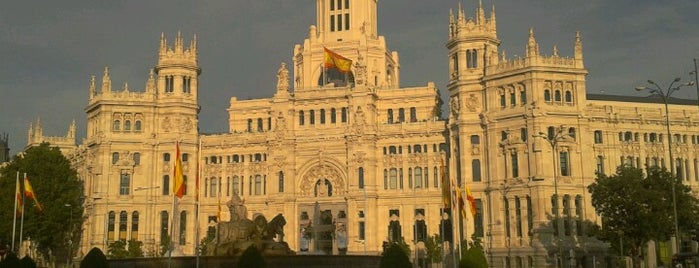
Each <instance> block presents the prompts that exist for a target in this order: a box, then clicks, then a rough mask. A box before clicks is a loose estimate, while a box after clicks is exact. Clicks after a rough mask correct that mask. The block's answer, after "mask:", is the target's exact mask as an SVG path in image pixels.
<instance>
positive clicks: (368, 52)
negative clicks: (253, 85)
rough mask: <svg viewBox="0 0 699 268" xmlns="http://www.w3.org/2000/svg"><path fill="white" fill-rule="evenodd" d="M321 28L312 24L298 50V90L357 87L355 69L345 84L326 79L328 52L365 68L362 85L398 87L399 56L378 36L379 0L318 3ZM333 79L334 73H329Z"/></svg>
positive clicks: (321, 0)
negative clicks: (330, 81)
mask: <svg viewBox="0 0 699 268" xmlns="http://www.w3.org/2000/svg"><path fill="white" fill-rule="evenodd" d="M316 14H317V18H316V20H317V22H316V24H317V26H316V25H311V27H310V28H309V32H308V38H307V39H305V40H304V42H303V45H301V44H297V45H296V46H295V47H294V57H293V62H294V83H293V84H294V88H295V90H307V89H314V88H318V87H353V86H354V85H355V84H358V82H359V81H356V82H355V76H356V74H355V69H354V68H353V70H352V72H351V73H350V74H348V75H347V79H345V81H344V82H341V83H334V84H328V83H327V80H326V79H323V75H324V71H325V70H324V69H323V68H322V64H323V61H324V57H323V56H324V49H323V48H327V49H329V50H331V51H333V52H335V53H337V54H339V55H341V56H342V57H345V58H348V59H351V60H352V61H353V63H354V64H353V67H357V66H360V67H363V69H362V72H361V74H359V75H360V77H357V78H356V79H358V80H361V83H363V84H366V85H367V86H369V87H373V88H377V87H384V88H398V87H399V78H400V77H399V71H400V64H399V60H398V53H397V52H391V51H389V50H388V49H387V48H386V42H385V39H384V37H383V36H379V35H378V30H377V29H378V26H377V15H376V14H377V0H317V1H316ZM325 75H327V76H330V75H331V74H325Z"/></svg>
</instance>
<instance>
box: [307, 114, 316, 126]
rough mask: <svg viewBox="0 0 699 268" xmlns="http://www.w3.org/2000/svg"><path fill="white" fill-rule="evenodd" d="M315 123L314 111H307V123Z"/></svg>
mask: <svg viewBox="0 0 699 268" xmlns="http://www.w3.org/2000/svg"><path fill="white" fill-rule="evenodd" d="M315 123H316V111H315V110H310V111H308V124H311V125H314V124H315Z"/></svg>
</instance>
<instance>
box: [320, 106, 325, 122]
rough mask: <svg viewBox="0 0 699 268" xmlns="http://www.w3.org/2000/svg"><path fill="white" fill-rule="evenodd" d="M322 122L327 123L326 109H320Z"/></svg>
mask: <svg viewBox="0 0 699 268" xmlns="http://www.w3.org/2000/svg"><path fill="white" fill-rule="evenodd" d="M320 123H321V124H325V109H320Z"/></svg>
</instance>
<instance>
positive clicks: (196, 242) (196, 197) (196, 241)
mask: <svg viewBox="0 0 699 268" xmlns="http://www.w3.org/2000/svg"><path fill="white" fill-rule="evenodd" d="M198 140H199V146H198V148H197V171H196V172H197V174H196V179H195V187H196V188H195V193H194V203H195V204H194V210H195V211H194V228H195V231H194V252H195V253H194V254H195V255H196V268H199V254H200V253H199V204H200V203H199V177H200V176H201V169H200V168H199V163H201V137H199V138H198Z"/></svg>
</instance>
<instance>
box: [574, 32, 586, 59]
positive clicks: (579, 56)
mask: <svg viewBox="0 0 699 268" xmlns="http://www.w3.org/2000/svg"><path fill="white" fill-rule="evenodd" d="M583 62H584V61H583V51H582V41H581V39H580V31H577V32H575V67H578V68H585V64H584V63H583Z"/></svg>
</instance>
